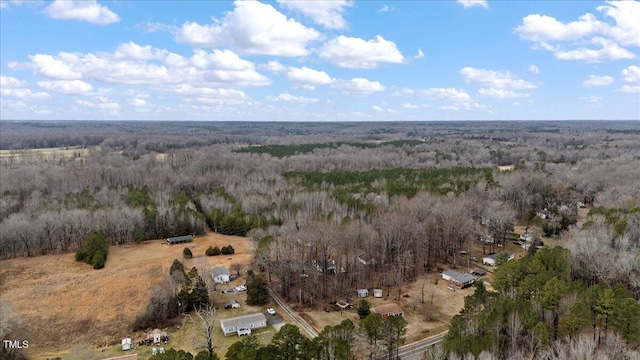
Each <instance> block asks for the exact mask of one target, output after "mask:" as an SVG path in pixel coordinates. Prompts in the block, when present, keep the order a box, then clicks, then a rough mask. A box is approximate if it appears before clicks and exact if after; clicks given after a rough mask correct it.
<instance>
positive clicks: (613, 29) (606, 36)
mask: <svg viewBox="0 0 640 360" xmlns="http://www.w3.org/2000/svg"><path fill="white" fill-rule="evenodd" d="M596 10H597V11H599V12H600V13H602V15H603V18H605V19H609V20H612V22H607V21H602V20H599V19H598V18H597V17H596V16H595V15H594V14H591V13H587V14H584V15H582V16H580V17H579V18H578V20H575V21H570V22H562V21H559V20H557V19H556V18H554V17H552V16H548V15H541V14H531V15H527V16H526V17H524V18H523V19H522V24H521V25H520V26H518V27H516V28H515V32H516V33H518V34H519V35H520V38H521V39H524V40H529V41H531V42H533V43H534V44H533V46H532V48H533V49H544V50H547V51H551V52H552V53H553V54H554V56H555V57H556V58H558V59H561V60H581V61H586V62H600V61H604V60H615V59H633V58H635V57H636V55H635V54H634V53H633V52H631V51H629V50H628V49H626V48H624V46H636V47H640V24H639V22H638V21H637V19H639V18H640V2H637V1H607V2H606V4H605V5H603V6H598V7H596Z"/></svg>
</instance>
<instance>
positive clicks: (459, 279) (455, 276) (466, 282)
mask: <svg viewBox="0 0 640 360" xmlns="http://www.w3.org/2000/svg"><path fill="white" fill-rule="evenodd" d="M442 278H443V279H444V280H446V281H448V282H450V283H452V284H454V285H455V286H457V287H459V288H461V289H464V288H466V287H468V286H471V285H473V282H474V281H476V278H475V277H473V275H471V274H463V273H461V272H457V271H454V270H446V271H444V272H442Z"/></svg>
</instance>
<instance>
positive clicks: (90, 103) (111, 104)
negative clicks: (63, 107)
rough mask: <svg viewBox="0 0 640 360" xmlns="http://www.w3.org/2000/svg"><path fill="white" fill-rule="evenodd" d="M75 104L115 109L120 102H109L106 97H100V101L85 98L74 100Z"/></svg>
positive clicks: (118, 106)
mask: <svg viewBox="0 0 640 360" xmlns="http://www.w3.org/2000/svg"><path fill="white" fill-rule="evenodd" d="M76 104H78V105H80V106H84V107H87V108H91V109H102V110H117V109H119V108H120V104H118V103H116V102H110V101H108V100H106V99H101V101H98V102H94V101H87V100H76Z"/></svg>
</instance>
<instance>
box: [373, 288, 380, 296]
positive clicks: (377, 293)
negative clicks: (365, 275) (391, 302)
mask: <svg viewBox="0 0 640 360" xmlns="http://www.w3.org/2000/svg"><path fill="white" fill-rule="evenodd" d="M373 297H374V298H381V297H382V289H373Z"/></svg>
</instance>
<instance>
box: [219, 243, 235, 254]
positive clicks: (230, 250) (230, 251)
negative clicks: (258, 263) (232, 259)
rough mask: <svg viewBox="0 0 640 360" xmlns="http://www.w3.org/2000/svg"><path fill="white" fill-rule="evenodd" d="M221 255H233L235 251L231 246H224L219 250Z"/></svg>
mask: <svg viewBox="0 0 640 360" xmlns="http://www.w3.org/2000/svg"><path fill="white" fill-rule="evenodd" d="M221 252H222V254H224V255H229V254H233V253H235V252H236V251H235V249H234V248H233V246H231V245H227V246H224V247H223V248H222V250H221Z"/></svg>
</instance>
